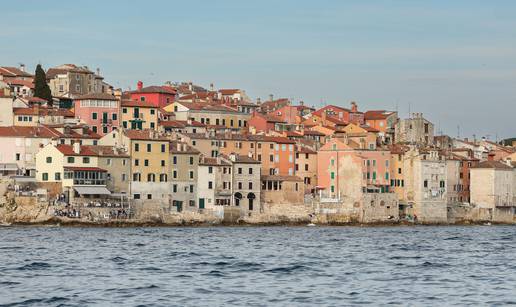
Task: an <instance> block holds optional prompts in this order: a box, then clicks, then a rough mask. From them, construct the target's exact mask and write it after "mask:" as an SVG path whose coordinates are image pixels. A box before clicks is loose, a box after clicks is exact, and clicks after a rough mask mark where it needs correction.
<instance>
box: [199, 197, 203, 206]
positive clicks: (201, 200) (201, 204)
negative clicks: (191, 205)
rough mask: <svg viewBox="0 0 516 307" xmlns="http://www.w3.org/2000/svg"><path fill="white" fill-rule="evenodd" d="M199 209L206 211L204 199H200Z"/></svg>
mask: <svg viewBox="0 0 516 307" xmlns="http://www.w3.org/2000/svg"><path fill="white" fill-rule="evenodd" d="M199 209H204V198H199Z"/></svg>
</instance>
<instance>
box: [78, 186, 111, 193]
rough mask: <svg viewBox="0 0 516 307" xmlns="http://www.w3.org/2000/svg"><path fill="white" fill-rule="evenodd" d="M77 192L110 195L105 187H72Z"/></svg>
mask: <svg viewBox="0 0 516 307" xmlns="http://www.w3.org/2000/svg"><path fill="white" fill-rule="evenodd" d="M73 189H74V190H75V191H77V193H79V194H81V195H110V194H111V192H109V190H108V189H106V188H105V187H86V186H82V187H73Z"/></svg>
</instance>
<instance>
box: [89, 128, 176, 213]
mask: <svg viewBox="0 0 516 307" xmlns="http://www.w3.org/2000/svg"><path fill="white" fill-rule="evenodd" d="M169 141H170V140H169V139H167V138H166V137H163V136H160V135H159V134H158V133H157V131H154V130H124V129H117V130H113V131H112V132H110V133H109V134H106V135H105V136H104V137H102V138H101V139H100V140H99V145H105V146H114V147H116V148H123V149H124V150H125V152H126V153H127V154H128V155H129V156H130V157H131V188H130V195H131V196H132V199H134V200H136V201H143V200H145V201H153V200H156V201H159V202H160V203H161V204H164V205H165V204H167V206H168V204H171V189H170V180H169V178H168V174H169V173H170V167H169V155H170V152H169V151H170V149H169Z"/></svg>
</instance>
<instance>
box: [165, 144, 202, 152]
mask: <svg viewBox="0 0 516 307" xmlns="http://www.w3.org/2000/svg"><path fill="white" fill-rule="evenodd" d="M178 145H180V147H181V149H180V150H178V149H177V147H178ZM169 152H170V153H174V154H198V153H200V151H199V150H197V149H196V148H194V147H192V146H190V145H188V144H186V143H184V142H180V141H170V143H169Z"/></svg>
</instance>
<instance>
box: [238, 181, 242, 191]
mask: <svg viewBox="0 0 516 307" xmlns="http://www.w3.org/2000/svg"><path fill="white" fill-rule="evenodd" d="M238 189H239V190H242V182H239V183H238Z"/></svg>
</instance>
